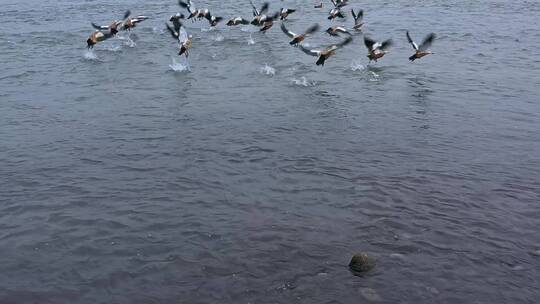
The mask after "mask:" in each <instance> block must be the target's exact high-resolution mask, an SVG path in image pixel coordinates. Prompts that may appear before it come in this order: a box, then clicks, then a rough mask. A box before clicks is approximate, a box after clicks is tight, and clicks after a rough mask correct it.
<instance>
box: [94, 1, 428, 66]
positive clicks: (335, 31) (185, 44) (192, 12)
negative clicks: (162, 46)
mask: <svg viewBox="0 0 540 304" xmlns="http://www.w3.org/2000/svg"><path fill="white" fill-rule="evenodd" d="M331 1H332V5H333V7H332V9H331V10H330V12H329V14H328V19H329V20H334V19H338V18H339V19H344V18H345V12H344V10H343V7H345V6H346V5H348V4H349V3H348V0H331ZM178 4H179V5H180V6H181V7H182V8H184V9H186V10H187V13H188V15H187V17H186V15H184V14H181V13H177V14H175V15H173V16H172V17H171V18H170V19H169V21H170V22H171V23H172V26H171V25H169V24H166V27H167V30H168V31H169V32H170V34H171V35H172V37H173V38H174V39H175V40H177V41H178V44H179V46H178V48H179V51H178V55H185V56H186V57H188V56H189V49H190V48H191V46H192V43H193V36H192V35H187V32H186V31H185V27H184V26H183V23H182V22H183V21H184V20H191V21H192V22H195V20H201V19H203V18H204V19H206V20H208V22H209V23H210V27H216V26H217V25H218V24H219V23H220V22H222V21H223V17H219V16H216V15H213V14H211V13H210V10H208V9H200V8H195V7H194V5H193V3H192V2H191V0H186V1H184V0H178ZM250 4H251V6H252V8H253V18H252V19H251V20H247V19H244V18H242V17H234V18H231V19H229V20H228V22H227V26H237V25H249V24H251V25H254V26H256V27H259V28H260V30H259V31H261V32H263V33H264V32H266V31H267V30H269V29H270V28H272V26H273V25H274V23H275V22H276V21H277V20H281V21H282V22H281V30H282V31H283V33H285V34H286V35H287V36H288V37H289V38H290V39H291V41H290V42H289V44H290V45H292V46H295V47H298V48H300V49H301V50H302V51H303V52H304V53H306V54H308V55H311V56H314V57H318V59H317V61H316V64H317V65H324V63H325V61H326V60H327V59H328V58H330V57H331V56H333V55H335V54H336V51H337V50H338V49H340V48H342V47H343V46H345V45H347V44H349V43H351V42H352V40H353V38H352V37H353V33H351V31H349V30H347V29H346V27H344V26H332V27H329V28H328V29H327V30H326V32H327V33H328V34H329V35H331V36H341V35H346V36H347V37H346V38H345V39H344V40H342V41H341V42H340V43H336V44H332V45H330V46H328V47H326V48H323V49H310V48H308V47H306V46H305V45H304V44H303V42H304V40H305V39H306V38H308V37H309V36H310V35H312V34H313V33H315V32H316V31H318V30H319V28H320V26H319V25H318V24H314V25H312V26H310V27H309V28H308V29H307V30H306V31H304V32H303V33H301V34H297V33H294V32H292V31H290V30H289V29H287V27H286V26H285V21H286V20H287V18H288V17H289V15H290V14H292V13H294V12H295V11H296V10H295V9H289V8H281V9H280V10H279V11H277V12H275V13H273V14H269V13H268V10H269V6H270V5H269V3H268V2H264V3H263V4H262V6H261V8H260V9H258V8H257V7H256V6H255V5H254V4H253V2H252V1H251V0H250ZM322 7H323V3H322V2H321V3H320V4H317V5H315V8H322ZM351 14H352V17H353V20H354V25H353V27H352V30H353V31H355V32H362V27H363V25H364V22H363V17H364V11H363V10H359V11H358V12H355V11H354V9H351ZM146 19H148V17H147V16H142V15H141V16H135V17H133V16H131V13H130V11H127V12H126V13H125V14H124V18H123V19H122V20H120V21H118V20H115V21H113V22H111V23H110V24H109V25H103V26H102V25H97V24H95V23H92V26H93V27H94V28H95V29H96V30H95V31H94V32H93V33H92V34H91V35H90V37H89V38H88V40H87V45H88V48H89V49H91V48H93V47H94V45H96V44H97V43H99V42H102V41H105V40H107V39H109V38H112V37H114V36H115V35H116V34H117V33H118V32H119V31H131V30H132V29H133V28H135V27H136V26H137V24H138V23H140V22H142V21H144V20H146ZM406 36H407V41H408V42H409V43H410V44H411V45H412V47H413V49H414V54H413V55H412V56H410V57H409V60H410V61H411V62H412V61H415V60H416V59H420V58H422V57H424V56H427V55H430V54H433V53H432V52H431V51H430V50H429V48H430V46H431V44H432V43H433V41H434V40H435V34H434V33H430V34H429V35H427V36H426V37H425V38H424V40H423V41H422V43H421V44H417V43H415V42H414V41H413V40H412V38H411V36H410V34H409V32H408V31H407V33H406ZM364 44H365V46H366V48H367V50H368V55H367V57H368V58H369V60H370V62H371V61H377V60H379V59H381V58H382V57H384V55H386V54H387V53H388V49H389V48H390V46H392V40H391V39H388V40H385V41H382V42H378V41H375V40H373V39H371V38H369V37H368V36H366V35H364Z"/></svg>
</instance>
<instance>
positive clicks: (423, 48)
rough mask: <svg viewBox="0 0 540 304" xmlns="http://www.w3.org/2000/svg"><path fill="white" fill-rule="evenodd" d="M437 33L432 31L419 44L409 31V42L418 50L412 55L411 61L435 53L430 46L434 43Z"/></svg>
mask: <svg viewBox="0 0 540 304" xmlns="http://www.w3.org/2000/svg"><path fill="white" fill-rule="evenodd" d="M435 37H436V36H435V33H431V34H428V35H427V36H426V38H424V41H422V44H420V45H418V44H416V42H414V41H413V40H412V39H411V35H409V31H407V40H408V41H409V43H410V44H411V45H412V47H413V48H414V50H415V51H416V52H415V53H414V55H412V56H411V57H409V60H410V61H415V60H416V59H420V58H422V57H424V56H427V55H430V54H433V53H432V52H431V51H430V50H429V47H430V46H431V44H432V43H433V41H434V40H435Z"/></svg>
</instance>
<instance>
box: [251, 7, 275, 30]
mask: <svg viewBox="0 0 540 304" xmlns="http://www.w3.org/2000/svg"><path fill="white" fill-rule="evenodd" d="M249 3H250V4H251V7H252V8H253V19H252V20H251V24H253V25H255V26H261V25H262V24H263V22H264V21H265V20H266V18H268V16H266V15H265V14H266V12H267V11H268V7H269V6H270V4H268V2H264V3H263V5H262V6H261V9H260V10H259V9H257V7H255V4H253V2H252V1H249Z"/></svg>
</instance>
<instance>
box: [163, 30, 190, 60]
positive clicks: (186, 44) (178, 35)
mask: <svg viewBox="0 0 540 304" xmlns="http://www.w3.org/2000/svg"><path fill="white" fill-rule="evenodd" d="M166 26H167V30H169V33H171V36H172V37H173V38H175V39H176V40H177V41H178V43H179V46H178V47H179V51H178V56H181V55H183V54H186V58H187V57H188V56H189V48H190V47H191V43H192V41H193V36H192V35H188V36H187V37H186V33H185V31H184V32H183V33H182V32H181V26H180V27H176V25H175V27H174V28H172V27H171V26H170V25H168V24H166ZM182 34H183V35H182ZM182 36H183V37H182Z"/></svg>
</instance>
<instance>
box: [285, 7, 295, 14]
mask: <svg viewBox="0 0 540 304" xmlns="http://www.w3.org/2000/svg"><path fill="white" fill-rule="evenodd" d="M294 12H296V10H295V9H292V8H288V9H287V14H292V13H294Z"/></svg>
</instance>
